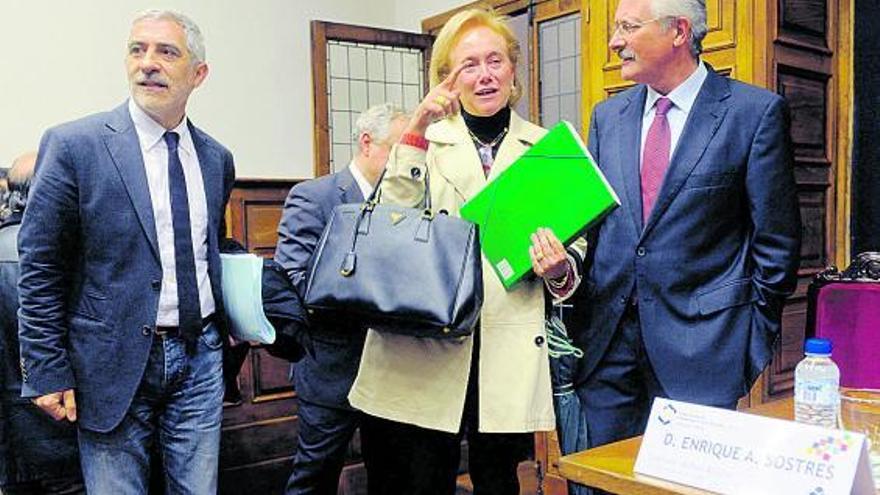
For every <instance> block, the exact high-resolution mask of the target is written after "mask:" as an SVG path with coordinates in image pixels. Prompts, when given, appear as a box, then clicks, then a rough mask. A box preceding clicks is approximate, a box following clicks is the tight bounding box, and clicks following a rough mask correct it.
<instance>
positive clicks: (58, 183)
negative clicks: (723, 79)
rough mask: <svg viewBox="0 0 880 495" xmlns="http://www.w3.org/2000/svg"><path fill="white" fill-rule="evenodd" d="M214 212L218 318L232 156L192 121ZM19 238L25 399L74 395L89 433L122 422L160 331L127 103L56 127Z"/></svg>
mask: <svg viewBox="0 0 880 495" xmlns="http://www.w3.org/2000/svg"><path fill="white" fill-rule="evenodd" d="M189 126H190V131H191V133H192V137H193V143H194V144H195V148H196V153H197V154H198V157H199V163H200V165H201V169H202V177H203V180H204V186H205V195H206V199H207V205H208V272H209V277H210V280H211V286H212V290H213V293H214V302H215V303H216V305H217V311H218V316H219V317H220V318H219V320H221V321H222V320H223V298H222V296H221V293H220V256H219V251H218V241H219V237H218V236H219V235H221V234H222V233H221V232H219V229H220V225H221V222H222V220H223V215H224V209H225V206H226V201H227V200H228V198H229V193H230V191H231V189H232V185H233V181H234V178H235V171H234V166H233V160H232V154H231V153H230V152H229V151H228V150H227V149H226V148H224V147H223V146H221V145H220V144H219V143H217V142H216V141H215V140H213V139H212V138H211V137H209V136H208V135H207V134H205V133H204V132H202V131H201V130H199V129H197V128H196V127H194V126H193V125H192V124H189ZM38 157H39V158H38V161H37V175H36V180H35V183H34V187H33V189H32V190H31V193H30V195H29V197H28V207H27V209H26V211H25V215H24V220H23V222H22V225H21V231H20V233H19V238H18V246H19V254H20V256H21V261H20V263H21V279H20V281H19V293H20V301H21V309H20V310H19V333H20V338H21V367H22V372H23V373H22V374H23V379H24V384H23V392H22V395H24V396H30V397H33V396H37V395H42V394H47V393H51V392H57V391H60V390H65V389H69V388H75V389H76V399H77V409H78V417H79V419H78V421H79V423H80V426H81V427H82V428H86V429H89V430H94V431H100V432H106V431H110V430H111V429H113V428H114V427H115V426H116V425H118V424H119V422H120V421H121V420H122V418H123V416H124V415H125V412H126V411H127V410H128V407H129V405H130V404H131V400H132V398H133V397H134V393H135V391H136V389H137V387H138V384H139V383H140V381H141V376H142V375H143V372H144V369H145V367H146V363H147V358H148V356H149V353H150V346H151V343H152V340H153V334H152V331H151V330H152V328H153V326H154V325H155V324H156V314H157V311H158V303H159V290H160V287H161V284H162V267H161V264H160V261H159V248H158V242H157V239H156V226H155V222H154V218H153V210H152V204H151V201H150V191H149V186H148V184H147V177H146V172H145V169H144V162H143V157H142V156H141V149H140V144H139V142H138V136H137V132H136V131H135V127H134V123H133V122H132V120H131V117H130V115H129V112H128V105H127V104H123V105H121V106H119V107H117V108H116V109H115V110H113V111H111V112H106V113H99V114H95V115H91V116H89V117H85V118H83V119H80V120H77V121H74V122H70V123H67V124H62V125H60V126H58V127H55V128H52V129H49V130H48V131H46V134H45V135H44V136H43V139H42V141H41V143H40V150H39V153H38Z"/></svg>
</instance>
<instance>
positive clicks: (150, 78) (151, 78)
mask: <svg viewBox="0 0 880 495" xmlns="http://www.w3.org/2000/svg"><path fill="white" fill-rule="evenodd" d="M135 82H136V83H137V84H147V83H152V84H158V85H160V86H166V87H167V86H168V81H165V80H164V78H162V77H161V76H159V73H158V72H151V73H149V74H145V75H143V76H141V77H139V78H138V79H137V80H136V81H135Z"/></svg>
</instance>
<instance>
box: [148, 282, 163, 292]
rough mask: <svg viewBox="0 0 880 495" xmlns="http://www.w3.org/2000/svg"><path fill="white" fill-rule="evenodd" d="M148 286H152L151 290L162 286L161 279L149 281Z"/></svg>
mask: <svg viewBox="0 0 880 495" xmlns="http://www.w3.org/2000/svg"><path fill="white" fill-rule="evenodd" d="M150 287H152V288H153V290H159V289H161V288H162V281H161V280H153V281H152V282H150Z"/></svg>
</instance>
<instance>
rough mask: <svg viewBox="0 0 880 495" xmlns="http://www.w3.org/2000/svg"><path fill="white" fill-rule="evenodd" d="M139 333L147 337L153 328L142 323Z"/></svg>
mask: <svg viewBox="0 0 880 495" xmlns="http://www.w3.org/2000/svg"><path fill="white" fill-rule="evenodd" d="M141 333H142V334H144V337H149V336H150V334H151V333H153V328H152V327H151V326H149V325H144V327H143V328H141Z"/></svg>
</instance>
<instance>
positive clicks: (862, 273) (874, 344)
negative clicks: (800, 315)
mask: <svg viewBox="0 0 880 495" xmlns="http://www.w3.org/2000/svg"><path fill="white" fill-rule="evenodd" d="M806 333H807V337H812V336H815V337H822V338H827V339H830V340H831V342H832V343H833V344H834V351H833V354H832V356H833V359H834V362H835V363H837V365H838V367H839V368H840V386H842V387H852V388H876V389H880V252H866V253H862V254H860V255H858V256H857V257H856V259H855V260H854V261H853V262H852V264H851V265H850V266H849V268H847V269H846V270H844V271H843V272H838V271H837V268H836V267H833V266H832V267H830V268H828V269H827V270H825V271H823V272H821V273H819V274H817V275H816V276H815V277H814V278H813V281H812V282H811V283H810V287H809V289H808V291H807V328H806Z"/></svg>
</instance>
